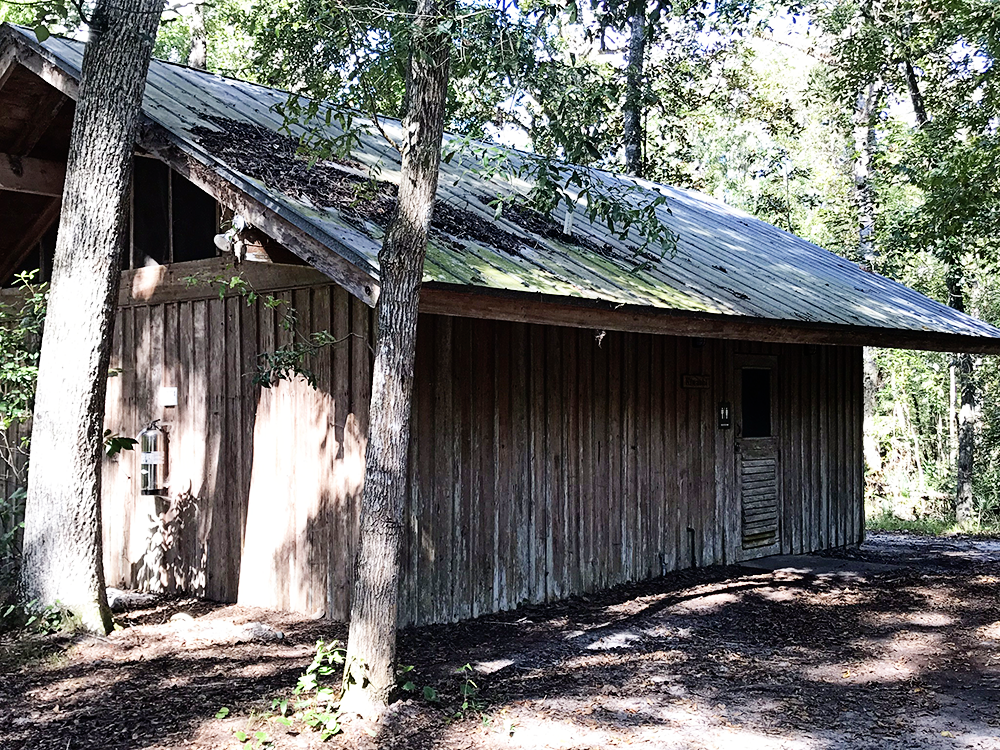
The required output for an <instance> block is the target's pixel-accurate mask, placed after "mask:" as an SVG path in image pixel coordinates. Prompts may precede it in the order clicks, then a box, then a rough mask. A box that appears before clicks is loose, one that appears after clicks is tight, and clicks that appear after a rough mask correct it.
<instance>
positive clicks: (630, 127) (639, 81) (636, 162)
mask: <svg viewBox="0 0 1000 750" xmlns="http://www.w3.org/2000/svg"><path fill="white" fill-rule="evenodd" d="M629 29H630V33H629V41H628V65H627V67H626V70H625V125H624V132H623V138H622V140H623V141H624V143H625V171H626V172H627V173H628V174H630V175H634V176H636V177H644V176H645V175H644V174H643V160H642V146H643V137H644V133H643V127H642V114H643V112H642V110H643V101H642V100H643V96H642V85H643V75H642V73H643V63H644V62H645V57H646V13H645V6H644V5H643V4H639V5H638V7H637V8H636V10H635V12H634V13H633V14H632V15H631V16H629Z"/></svg>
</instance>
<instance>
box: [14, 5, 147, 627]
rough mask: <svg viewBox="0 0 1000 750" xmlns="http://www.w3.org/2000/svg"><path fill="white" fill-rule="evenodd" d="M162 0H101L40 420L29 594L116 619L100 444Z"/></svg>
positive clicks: (59, 254)
mask: <svg viewBox="0 0 1000 750" xmlns="http://www.w3.org/2000/svg"><path fill="white" fill-rule="evenodd" d="M162 8H163V0H100V1H99V2H98V3H97V7H96V8H95V9H94V13H93V16H92V19H91V22H90V34H91V37H90V42H89V43H88V44H87V49H86V52H85V54H84V59H83V75H82V80H81V83H80V95H79V100H78V101H77V105H76V116H75V118H74V121H73V132H72V136H71V138H70V151H69V161H68V165H67V172H66V184H65V188H64V192H63V201H62V216H61V218H60V222H59V235H58V241H57V242H56V252H55V262H54V264H53V269H52V287H51V292H50V295H49V305H48V314H47V318H46V323H45V334H44V336H43V337H42V353H41V360H40V364H39V372H38V388H37V394H36V398H35V412H34V421H33V424H32V444H31V472H30V475H29V478H28V499H27V508H26V512H25V524H24V560H23V567H22V575H21V581H22V585H23V589H24V595H25V596H26V597H27V599H29V600H36V601H37V603H38V604H39V605H42V606H44V605H49V604H55V603H56V602H58V603H60V604H61V605H62V606H64V607H67V608H68V609H70V610H71V611H72V612H73V613H74V615H75V616H77V617H79V619H80V621H81V622H82V624H83V626H84V627H86V628H87V629H89V630H91V631H104V632H107V631H108V630H109V628H110V626H111V617H110V614H109V613H108V608H107V601H106V598H105V592H104V571H103V567H102V559H101V557H102V555H101V506H100V501H101V454H102V450H101V449H102V436H103V426H104V395H105V388H106V386H107V370H108V359H109V356H110V350H111V327H112V323H113V320H114V318H113V312H114V306H115V303H116V301H117V298H118V282H119V276H120V265H121V248H122V245H123V240H124V237H125V219H126V216H127V214H126V208H127V202H126V201H127V197H128V188H129V181H130V179H131V172H132V154H133V150H134V144H135V132H136V125H137V123H138V118H139V107H140V104H141V101H142V94H143V90H144V89H145V86H146V71H147V69H148V67H149V57H150V54H151V52H152V48H153V41H154V39H155V38H156V29H157V25H158V24H159V20H160V13H161V11H162Z"/></svg>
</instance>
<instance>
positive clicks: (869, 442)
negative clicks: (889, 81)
mask: <svg viewBox="0 0 1000 750" xmlns="http://www.w3.org/2000/svg"><path fill="white" fill-rule="evenodd" d="M880 101H881V85H880V84H879V83H872V84H870V85H869V86H867V87H865V88H864V89H863V90H862V91H861V92H860V93H859V94H858V99H857V105H856V106H855V110H854V200H855V203H856V205H857V209H858V255H859V256H860V257H861V259H862V262H863V263H864V264H865V265H866V266H867V267H868V270H870V271H874V270H875V266H876V263H877V261H878V257H877V254H876V250H875V211H876V203H875V189H874V186H873V185H872V174H871V169H872V159H873V157H874V155H875V127H874V124H875V123H874V119H875V117H876V116H877V113H878V111H879V104H880ZM881 380H882V377H881V373H880V372H879V367H878V362H877V361H876V359H875V350H874V349H873V348H871V347H867V346H866V347H865V349H864V438H863V440H862V443H863V451H864V456H865V465H866V466H867V467H868V472H869V479H870V480H871V481H872V482H878V483H881V474H882V457H881V455H880V454H879V446H878V442H877V441H876V439H875V402H876V394H877V393H878V389H879V388H880V387H881Z"/></svg>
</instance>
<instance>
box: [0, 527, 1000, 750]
mask: <svg viewBox="0 0 1000 750" xmlns="http://www.w3.org/2000/svg"><path fill="white" fill-rule="evenodd" d="M840 557H841V558H842V559H846V560H852V561H858V562H860V563H875V564H876V565H871V566H869V567H868V568H867V569H864V571H863V572H861V573H856V572H852V571H854V570H857V569H858V567H859V566H856V565H854V564H851V565H845V564H843V563H841V562H838V561H836V560H833V561H830V562H831V565H830V568H829V570H830V572H826V573H822V574H820V575H810V574H803V573H801V572H797V570H799V566H798V565H796V566H794V567H795V570H789V569H783V570H777V571H766V570H765V571H759V570H740V569H736V568H724V569H723V568H711V569H705V570H698V571H689V572H684V573H679V574H674V575H671V576H668V577H667V578H664V579H660V580H657V581H653V582H650V583H648V584H644V585H642V586H634V587H630V588H627V589H625V588H623V589H618V590H615V591H613V592H610V593H607V594H602V595H598V596H594V597H590V598H589V599H576V600H572V601H569V602H564V603H560V604H556V605H550V606H546V607H536V608H527V609H522V610H519V611H518V612H516V613H511V614H508V615H504V616H494V617H487V618H483V619H480V620H478V621H475V622H470V623H463V624H459V625H453V626H446V627H433V628H423V629H419V630H412V631H408V632H407V633H405V634H404V637H403V642H402V646H401V661H402V662H403V663H405V664H413V665H414V671H413V673H412V674H414V675H415V678H414V681H415V682H416V683H417V684H418V685H419V686H420V687H423V686H425V685H426V686H429V687H433V688H434V689H435V690H437V691H438V692H439V693H440V696H441V701H440V703H437V704H435V703H429V702H427V701H425V700H423V699H422V698H420V699H416V698H415V699H411V700H409V701H404V702H401V703H397V704H395V705H394V707H393V709H392V713H391V716H390V718H389V720H388V722H387V727H386V730H385V733H384V734H383V736H381V737H380V738H379V739H375V738H372V737H370V736H369V735H368V734H366V733H365V731H364V730H365V728H364V727H361V726H353V727H350V728H349V729H348V732H347V734H346V735H344V736H341V737H337V738H334V739H332V740H330V741H329V742H328V743H325V745H323V744H321V743H320V742H319V741H318V738H317V736H316V735H314V734H312V733H302V734H298V735H294V734H288V733H287V732H286V731H285V729H284V728H283V727H281V726H280V725H277V724H274V723H273V722H269V721H267V720H266V719H265V718H262V717H264V716H266V714H267V712H268V711H269V709H270V706H271V700H272V698H274V697H278V696H282V695H287V694H288V692H289V688H290V687H291V686H293V685H294V684H295V681H296V678H297V676H298V675H299V674H300V673H301V672H302V670H303V668H304V667H305V665H306V664H308V663H309V661H310V659H311V657H312V654H313V651H314V648H313V646H314V643H315V640H316V639H317V638H325V639H330V638H343V637H344V635H345V633H344V630H343V628H342V626H338V625H331V624H330V623H323V622H314V621H309V620H303V619H299V618H295V617H291V616H287V615H276V614H274V613H268V612H264V611H261V610H251V609H247V608H241V607H234V606H219V605H210V604H206V603H201V602H195V601H192V600H181V601H173V602H166V603H161V604H160V605H159V606H155V607H150V608H148V609H145V610H138V611H134V612H132V613H131V614H129V615H128V616H127V617H126V618H125V619H126V621H127V622H126V624H128V625H130V627H127V628H126V629H125V630H123V631H120V632H118V633H116V634H114V635H113V636H111V637H110V638H108V639H93V638H88V639H83V640H80V641H77V642H75V643H72V644H67V643H57V644H51V645H52V648H53V650H54V651H56V653H55V654H54V655H53V656H51V657H50V658H48V659H46V660H44V661H42V662H40V663H35V664H34V665H32V666H30V667H28V668H23V669H19V670H17V671H13V672H11V671H7V672H0V706H2V711H0V747H3V748H58V750H69V749H70V748H101V750H118V749H121V750H126V749H127V750H133V749H138V748H179V747H201V748H209V747H212V748H215V747H239V746H240V743H239V742H237V740H236V738H235V735H234V731H235V730H239V729H243V730H254V731H256V730H261V731H265V732H266V733H267V736H268V738H269V739H270V740H272V741H273V743H274V746H275V747H280V748H286V747H287V748H299V747H302V748H305V747H321V746H322V747H330V748H341V747H343V748H348V747H387V748H389V747H391V748H430V747H444V748H463V749H464V748H471V749H477V750H478V749H480V748H482V749H484V750H485V749H492V748H578V749H582V748H603V747H615V746H633V747H640V748H664V749H673V748H677V750H680V749H681V748H684V750H688V749H692V750H697V749H700V748H739V749H740V750H757V749H758V748H760V749H764V748H787V749H788V750H799V749H802V750H805V749H807V748H808V749H810V750H812V749H816V750H821V749H822V750H826V749H828V748H858V749H864V748H872V749H875V748H877V749H878V750H897V749H898V750H903V749H904V748H906V749H907V750H909V749H911V748H920V749H927V750H931V749H937V748H995V749H997V750H1000V606H998V600H1000V588H998V583H1000V542H998V541H982V540H979V541H976V540H960V539H947V540H941V539H936V540H928V539H922V538H919V537H912V536H906V535H899V534H873V535H871V537H870V540H869V542H868V543H867V544H866V545H865V546H864V547H863V548H862V549H861V550H855V551H851V552H849V553H847V554H844V555H841V556H840ZM883 566H889V567H883ZM817 570H820V568H817ZM178 612H183V613H187V614H189V615H191V617H193V619H187V618H182V619H180V620H171V619H170V618H171V616H173V615H175V614H176V613H178ZM250 622H258V623H263V624H265V625H267V626H270V628H274V629H277V630H279V631H281V632H282V633H283V634H284V636H285V637H284V638H283V639H282V640H273V638H274V633H273V631H272V630H269V629H268V628H266V627H261V626H260V625H257V626H254V628H253V629H250V630H248V629H247V627H246V626H245V623H250ZM13 649H14V646H13V645H12V644H10V643H4V642H0V669H3V668H4V667H3V666H2V665H4V664H10V663H11V660H12V658H13V657H12V655H11V653H10V652H11V651H12V650H13ZM466 663H468V664H470V665H471V666H472V669H473V673H472V675H471V676H472V679H473V680H474V681H475V683H476V684H477V685H478V687H479V691H478V694H477V696H476V697H477V699H478V700H481V701H482V702H483V706H482V707H481V710H475V711H467V712H465V714H464V715H459V716H455V713H456V709H457V708H458V705H459V703H460V700H461V699H460V696H459V688H460V686H461V684H462V682H463V678H462V677H461V676H460V675H457V674H455V670H457V669H458V668H460V667H461V666H463V665H464V664H466ZM223 706H225V707H226V708H228V709H230V715H229V716H228V717H226V718H225V719H217V718H215V716H216V713H217V712H218V710H219V708H221V707H223ZM511 728H512V730H513V731H512V732H509V731H507V730H508V729H511Z"/></svg>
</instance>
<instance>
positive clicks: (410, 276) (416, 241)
mask: <svg viewBox="0 0 1000 750" xmlns="http://www.w3.org/2000/svg"><path fill="white" fill-rule="evenodd" d="M453 8H454V2H453V0H445V1H444V2H440V1H439V0H420V2H419V3H418V4H417V9H416V20H415V22H414V27H413V35H414V37H413V41H412V50H411V62H410V64H411V66H412V77H411V79H410V80H411V83H412V92H411V93H410V94H409V95H408V100H409V102H410V107H409V110H408V111H407V113H406V117H405V118H404V120H403V130H404V133H405V136H404V138H405V140H404V143H403V151H402V169H401V174H400V185H399V202H398V206H397V209H396V214H395V216H394V217H393V220H392V223H391V225H390V226H389V229H388V231H387V233H386V238H385V241H384V243H383V245H382V250H381V252H379V267H380V281H381V291H380V294H379V302H378V337H377V340H376V345H375V367H374V371H373V375H372V396H371V398H372V402H371V418H370V424H369V428H368V448H367V453H366V456H365V486H364V493H363V495H362V501H361V502H362V504H361V529H360V532H361V533H360V540H359V548H358V556H357V560H356V562H355V569H354V591H353V597H352V600H351V623H350V631H349V635H348V641H347V661H346V664H345V666H344V696H343V699H342V701H341V705H340V708H341V711H342V712H345V713H357V714H360V715H362V716H365V717H367V718H370V719H378V718H379V717H381V715H382V713H383V711H384V710H385V708H386V706H387V705H388V701H389V697H390V693H391V692H392V690H393V687H394V686H395V661H396V620H397V608H398V597H399V555H400V541H401V539H400V533H401V527H402V523H403V493H404V490H405V488H406V476H407V449H408V446H409V437H410V405H411V396H412V390H413V360H414V354H415V351H416V337H417V308H418V303H419V295H420V282H421V278H422V275H423V266H424V255H425V253H426V250H427V233H428V230H429V228H430V222H431V213H432V211H433V208H434V197H435V194H436V192H437V183H438V167H439V165H440V162H441V141H442V136H443V133H444V110H445V101H446V98H447V93H448V66H449V59H450V52H451V40H450V39H449V37H448V34H447V32H444V31H442V29H441V27H440V25H439V24H441V22H442V21H443V20H444V19H447V18H449V17H450V16H451V15H452V14H453Z"/></svg>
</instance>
